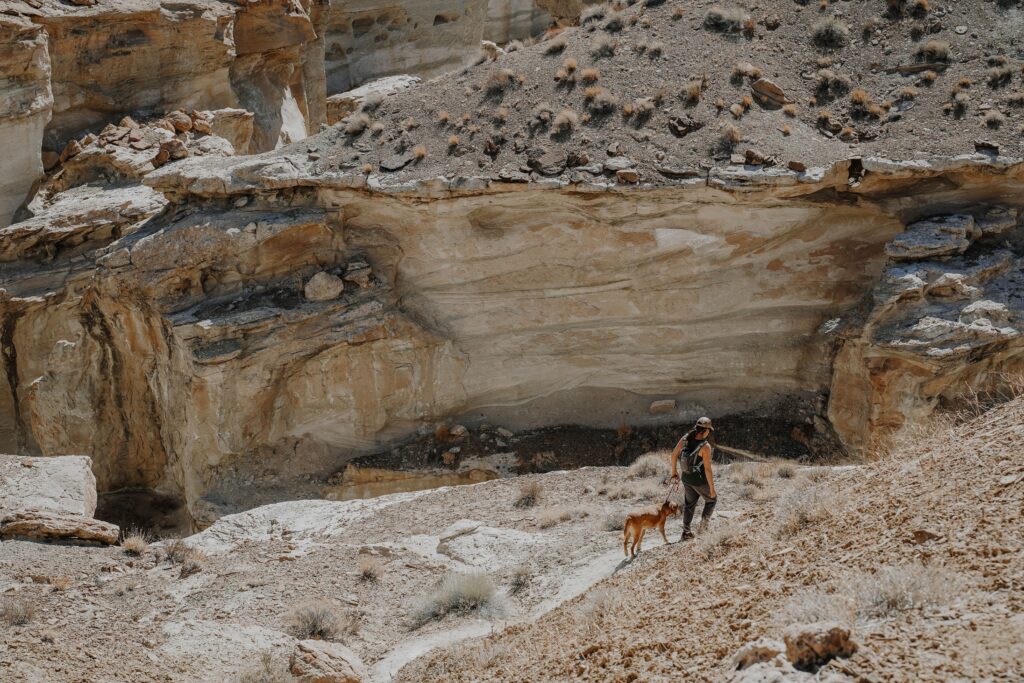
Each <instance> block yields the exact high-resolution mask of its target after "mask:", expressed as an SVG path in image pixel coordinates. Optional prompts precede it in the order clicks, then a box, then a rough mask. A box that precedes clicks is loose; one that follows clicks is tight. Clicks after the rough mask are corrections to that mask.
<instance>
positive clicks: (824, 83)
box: [814, 69, 851, 99]
mask: <svg viewBox="0 0 1024 683" xmlns="http://www.w3.org/2000/svg"><path fill="white" fill-rule="evenodd" d="M850 85H851V83H850V79H849V78H848V77H847V76H844V75H842V74H838V73H836V72H835V71H833V70H832V69H819V70H818V78H817V81H816V82H815V85H814V90H815V92H816V93H817V95H818V97H820V98H823V99H833V98H836V97H838V96H840V95H842V94H844V93H846V92H847V91H849V89H850Z"/></svg>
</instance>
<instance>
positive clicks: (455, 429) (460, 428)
mask: <svg viewBox="0 0 1024 683" xmlns="http://www.w3.org/2000/svg"><path fill="white" fill-rule="evenodd" d="M468 431H469V430H468V429H466V427H465V426H464V425H453V426H452V428H451V429H449V430H448V433H449V434H451V435H452V436H456V437H458V436H465V435H466V432H468ZM453 450H454V449H453Z"/></svg>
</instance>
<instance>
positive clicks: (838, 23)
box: [811, 17, 850, 50]
mask: <svg viewBox="0 0 1024 683" xmlns="http://www.w3.org/2000/svg"><path fill="white" fill-rule="evenodd" d="M811 41H812V42H813V43H814V44H815V45H817V46H818V47H820V48H826V49H833V50H834V49H837V48H841V47H843V46H845V45H846V44H847V43H848V42H850V27H849V26H847V24H846V22H845V21H843V20H842V19H839V18H837V17H826V18H824V19H821V20H819V21H818V22H816V23H815V24H814V26H813V27H811Z"/></svg>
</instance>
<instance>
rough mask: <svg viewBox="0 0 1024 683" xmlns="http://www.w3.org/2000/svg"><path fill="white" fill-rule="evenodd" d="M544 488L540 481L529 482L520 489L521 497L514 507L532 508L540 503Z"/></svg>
mask: <svg viewBox="0 0 1024 683" xmlns="http://www.w3.org/2000/svg"><path fill="white" fill-rule="evenodd" d="M543 493H544V488H543V487H542V486H541V485H540V482H539V481H528V482H526V483H524V484H523V485H522V486H520V487H519V496H518V497H517V498H516V501H515V503H513V505H514V506H515V507H517V508H532V507H533V506H535V505H537V503H539V502H540V500H541V497H542V495H543Z"/></svg>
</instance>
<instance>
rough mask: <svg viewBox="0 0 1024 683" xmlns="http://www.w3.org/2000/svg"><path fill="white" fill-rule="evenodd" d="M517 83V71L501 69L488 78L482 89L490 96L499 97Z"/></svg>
mask: <svg viewBox="0 0 1024 683" xmlns="http://www.w3.org/2000/svg"><path fill="white" fill-rule="evenodd" d="M517 81H518V79H517V77H516V72H515V71H513V70H512V69H499V70H498V71H494V72H491V74H490V75H489V76H487V79H486V80H485V81H484V83H483V85H482V86H481V88H482V89H483V90H484V91H485V92H486V93H487V94H489V95H498V94H501V93H503V92H505V91H506V90H508V89H509V88H511V87H512V86H513V85H515V84H516V82H517Z"/></svg>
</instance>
